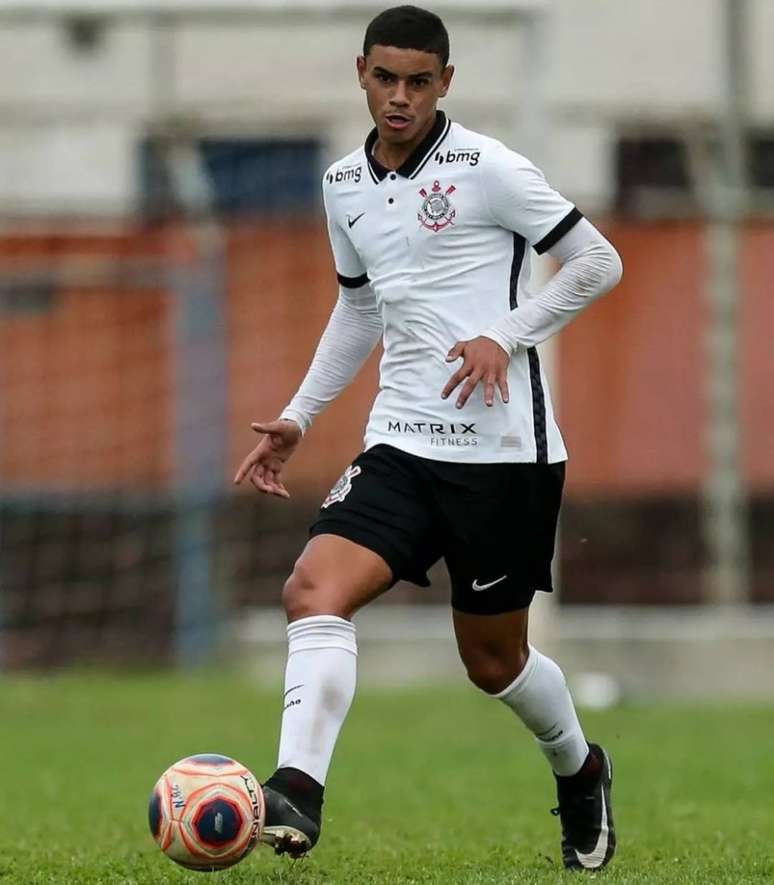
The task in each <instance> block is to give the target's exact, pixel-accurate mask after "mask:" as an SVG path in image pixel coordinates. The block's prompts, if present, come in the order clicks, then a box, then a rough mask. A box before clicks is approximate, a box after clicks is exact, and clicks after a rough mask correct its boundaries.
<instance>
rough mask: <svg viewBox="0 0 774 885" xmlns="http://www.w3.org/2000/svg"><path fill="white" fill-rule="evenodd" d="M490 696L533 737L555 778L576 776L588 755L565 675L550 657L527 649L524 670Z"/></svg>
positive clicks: (535, 650) (587, 746)
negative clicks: (558, 776)
mask: <svg viewBox="0 0 774 885" xmlns="http://www.w3.org/2000/svg"><path fill="white" fill-rule="evenodd" d="M492 697H495V698H498V699H499V700H501V701H502V702H503V703H504V704H506V705H507V706H509V707H510V708H511V710H513V712H514V713H515V714H516V715H517V716H518V717H519V719H521V721H522V722H523V723H524V724H525V725H526V726H527V728H528V729H529V730H530V731H531V732H532V733H533V734H534V735H535V739H536V740H537V742H538V746H539V747H540V749H541V750H542V751H543V753H544V754H545V757H546V759H548V762H549V764H550V766H551V768H552V769H553V770H554V772H555V773H556V774H558V775H562V776H564V777H566V776H568V775H571V774H577V773H578V772H579V771H580V769H581V767H582V765H583V763H584V762H585V761H586V756H587V755H588V752H589V745H588V744H587V743H586V738H585V737H584V736H583V729H582V728H581V724H580V722H579V721H578V715H577V714H576V712H575V706H574V704H573V702H572V698H571V697H570V692H569V690H568V688H567V682H566V681H565V678H564V673H562V671H561V670H560V669H559V667H558V665H557V664H555V663H554V662H553V661H552V660H551V658H547V657H546V656H545V655H542V654H540V652H539V651H538V650H537V649H535V648H533V647H532V646H530V647H529V657H528V658H527V663H526V665H525V667H524V669H523V670H522V671H521V673H519V675H518V676H517V677H516V679H514V681H513V682H512V683H511V684H510V685H509V686H508V688H506V689H504V690H503V691H501V692H498V693H497V694H495V695H492Z"/></svg>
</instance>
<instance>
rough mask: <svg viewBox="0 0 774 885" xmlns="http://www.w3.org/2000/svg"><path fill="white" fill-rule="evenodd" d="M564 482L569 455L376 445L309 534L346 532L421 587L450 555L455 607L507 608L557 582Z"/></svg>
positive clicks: (475, 610)
mask: <svg viewBox="0 0 774 885" xmlns="http://www.w3.org/2000/svg"><path fill="white" fill-rule="evenodd" d="M563 485H564V462H560V463H558V464H513V463H507V464H456V463H449V462H448V461H433V460H431V459H429V458H420V457H419V456H417V455H410V454H408V453H406V452H403V451H401V450H400V449H395V448H393V447H392V446H387V445H378V446H374V448H372V449H369V450H368V451H366V452H363V453H362V454H361V455H359V456H358V457H357V458H356V459H355V461H354V462H353V463H352V464H351V465H350V466H349V467H348V468H347V469H346V471H345V472H344V475H343V476H342V477H341V479H339V481H338V482H337V483H336V485H335V486H334V487H333V488H332V489H331V491H330V493H329V495H328V497H327V498H326V499H325V501H324V502H323V505H322V507H321V509H320V513H319V516H318V517H317V520H316V521H315V523H314V524H313V525H312V527H311V529H310V530H309V533H310V535H311V536H315V535H324V534H329V535H339V536H341V537H343V538H348V539H349V540H350V541H354V542H355V543H356V544H360V545H361V546H363V547H367V548H368V549H369V550H373V551H374V553H377V554H378V555H379V556H381V557H382V559H384V561H385V562H386V563H387V565H388V566H389V567H390V569H392V574H393V579H394V580H395V581H398V580H407V581H411V582H412V583H414V584H419V585H420V586H423V587H427V586H429V584H430V582H429V581H428V579H427V570H428V568H430V566H431V565H433V564H434V563H436V562H437V561H438V560H439V559H440V558H441V557H443V559H444V560H445V561H446V565H447V568H448V569H449V576H450V578H451V585H452V600H451V601H452V606H453V607H454V608H455V609H457V610H458V611H461V612H469V613H471V614H501V613H503V612H509V611H515V610H518V609H523V608H526V607H527V606H529V604H530V603H531V602H532V598H533V596H534V595H535V592H536V591H537V590H543V591H544V592H547V593H550V592H551V591H552V590H553V586H552V583H551V560H552V558H553V555H554V539H555V537H556V523H557V519H558V516H559V506H560V504H561V499H562V487H563Z"/></svg>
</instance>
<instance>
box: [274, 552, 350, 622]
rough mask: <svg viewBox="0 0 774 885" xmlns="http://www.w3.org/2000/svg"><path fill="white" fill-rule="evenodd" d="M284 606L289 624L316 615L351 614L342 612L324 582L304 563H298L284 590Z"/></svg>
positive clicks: (341, 615) (340, 615) (345, 615)
mask: <svg viewBox="0 0 774 885" xmlns="http://www.w3.org/2000/svg"><path fill="white" fill-rule="evenodd" d="M282 605H283V607H284V609H285V614H286V615H287V619H288V622H290V623H292V622H293V621H298V620H300V619H301V618H310V617H312V616H314V615H338V616H339V617H344V618H345V617H348V616H349V613H348V612H346V611H340V610H339V609H340V606H339V604H338V603H337V601H336V600H335V599H333V598H332V594H331V593H328V592H326V588H325V584H324V582H321V581H320V580H319V578H318V577H317V576H316V575H315V573H314V572H313V571H312V570H311V569H309V568H308V567H307V566H306V565H304V563H303V562H297V563H296V565H295V567H294V568H293V572H292V574H291V575H290V577H289V578H288V579H287V581H285V586H284V587H283V588H282Z"/></svg>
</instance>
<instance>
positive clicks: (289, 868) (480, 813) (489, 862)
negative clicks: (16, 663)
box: [0, 674, 774, 885]
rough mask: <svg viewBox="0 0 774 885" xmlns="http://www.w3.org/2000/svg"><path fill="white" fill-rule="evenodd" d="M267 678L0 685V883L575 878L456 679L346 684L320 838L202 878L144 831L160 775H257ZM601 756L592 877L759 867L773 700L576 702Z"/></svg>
mask: <svg viewBox="0 0 774 885" xmlns="http://www.w3.org/2000/svg"><path fill="white" fill-rule="evenodd" d="M278 709H279V697H278V693H271V694H267V693H266V692H263V691H259V690H256V689H255V688H254V687H252V686H251V685H249V684H248V683H246V682H244V681H242V680H240V679H237V678H234V677H230V676H228V675H226V674H220V675H218V676H212V677H209V678H207V679H193V678H176V677H171V676H154V677H151V676H147V677H126V678H112V677H84V676H80V677H75V676H64V677H58V678H50V679H47V680H42V679H39V678H32V677H30V678H11V679H6V680H4V681H3V682H2V683H0V759H1V760H2V767H1V768H0V823H1V825H0V885H10V883H19V885H42V883H45V885H97V883H99V885H138V883H153V885H166V883H186V882H190V883H201V882H203V881H212V882H215V883H218V885H237V883H251V885H266V883H274V885H307V883H353V885H370V883H384V885H404V883H406V885H407V883H437V885H452V883H465V885H479V883H480V885H483V883H498V885H500V883H519V885H532V883H535V885H537V883H556V882H560V881H567V882H570V881H572V882H577V881H578V878H577V877H574V876H572V875H570V874H566V873H564V872H563V871H562V869H561V866H560V863H559V845H558V821H557V819H556V818H553V817H552V816H551V815H549V813H548V809H549V808H550V806H551V805H552V804H553V795H552V779H551V776H550V773H549V771H548V769H547V766H546V765H545V763H544V761H543V759H542V757H541V756H540V754H539V753H538V752H537V750H536V749H535V747H534V746H533V743H532V740H531V738H530V737H529V736H528V734H527V733H526V731H525V730H524V729H523V728H522V726H521V725H520V724H519V723H518V722H517V720H516V719H515V718H514V717H513V716H512V714H510V713H509V711H507V710H506V709H505V708H504V707H501V706H500V705H498V704H496V703H493V702H492V701H490V700H488V699H487V698H485V697H483V696H481V695H479V694H478V693H477V692H475V691H474V690H473V689H472V688H468V687H467V686H459V687H457V688H443V689H438V690H429V689H428V690H405V691H395V690H389V691H387V690H385V691H375V690H370V691H362V692H361V693H360V694H359V695H358V698H357V699H356V701H355V705H354V707H353V710H352V713H351V714H350V718H349V720H348V722H347V724H346V726H345V730H344V733H343V736H342V739H341V742H340V744H339V747H338V750H337V756H336V758H335V759H334V765H333V770H332V773H331V776H330V778H329V781H328V800H327V802H326V805H325V814H324V820H325V825H324V830H323V839H322V841H321V843H320V845H319V846H318V847H317V848H316V849H315V851H314V853H313V854H312V855H311V856H310V857H309V858H306V859H304V860H303V861H299V862H296V863H293V862H291V861H288V860H287V859H286V858H276V857H274V855H273V854H272V853H271V851H270V850H268V849H267V848H265V847H259V848H258V849H256V850H255V851H254V852H253V854H252V855H251V856H250V857H249V858H247V859H246V860H245V861H244V862H243V863H241V864H240V865H239V866H237V867H234V868H233V869H231V870H228V871H226V872H223V873H219V874H215V878H213V879H206V878H203V877H202V874H198V873H190V872H186V871H184V870H182V869H179V868H177V867H176V866H175V865H174V864H172V863H171V862H170V861H169V860H167V859H166V858H165V857H164V856H163V855H162V854H161V853H160V852H159V851H158V849H157V848H156V847H155V845H154V843H153V842H152V840H151V838H150V835H149V833H148V831H147V823H146V803H147V797H148V793H149V791H150V789H151V787H152V785H153V783H154V781H155V779H156V777H157V776H158V774H159V773H160V772H161V771H162V770H163V769H164V768H165V767H166V766H167V765H168V764H169V763H171V762H172V761H174V760H175V759H178V758H180V757H181V756H185V755H187V754H189V753H195V752H204V751H216V752H222V753H227V754H231V755H233V756H235V757H236V758H238V759H240V760H241V761H243V762H245V763H246V764H248V765H249V766H250V767H252V768H253V769H254V770H255V772H256V774H257V775H258V776H259V777H265V776H266V774H267V773H268V772H269V771H270V770H271V768H272V764H273V762H274V752H275V743H276V736H277V727H278ZM583 718H584V722H585V724H586V728H587V731H588V733H589V734H590V735H592V736H593V737H594V738H595V739H597V740H600V741H602V742H603V743H604V744H605V745H606V746H607V747H608V748H609V749H610V750H611V751H612V754H613V757H614V760H615V764H616V788H615V793H614V796H615V800H616V806H615V810H616V821H617V824H618V830H619V839H620V851H619V854H618V856H617V857H616V859H615V861H614V863H613V865H611V866H610V867H609V868H608V869H607V870H606V871H605V872H604V873H601V874H598V875H597V876H596V877H589V878H594V879H595V880H596V881H605V882H607V883H611V885H613V883H632V885H639V883H643V885H644V883H659V885H661V883H697V885H699V883H700V885H722V883H733V885H745V883H753V882H755V883H763V882H772V881H774V847H773V846H774V790H773V789H772V787H773V786H774V762H773V761H772V756H773V755H774V753H773V752H772V751H774V737H772V736H773V735H774V709H772V708H754V707H748V706H732V707H723V708H719V707H718V708H706V707H696V706H687V705H684V706H678V705H673V706H654V707H631V708H621V709H618V710H614V711H609V712H606V713H603V714H601V713H587V714H585V715H584V717H583Z"/></svg>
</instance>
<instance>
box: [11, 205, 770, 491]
mask: <svg viewBox="0 0 774 885" xmlns="http://www.w3.org/2000/svg"><path fill="white" fill-rule="evenodd" d="M607 232H608V234H609V235H610V237H611V239H612V240H613V242H614V243H615V244H616V245H617V246H618V248H619V249H620V251H621V253H622V255H623V258H624V265H625V278H624V282H623V284H622V285H621V287H620V288H619V290H618V291H617V292H616V293H615V294H614V295H611V296H610V297H608V298H605V299H604V300H603V301H602V302H600V303H599V304H598V305H596V306H594V307H593V308H592V309H591V310H590V311H589V312H588V313H586V314H584V315H583V316H582V317H581V318H580V319H579V320H578V321H577V322H576V323H574V324H573V325H571V326H570V327H569V328H568V329H567V330H566V331H565V332H564V333H563V334H562V336H561V338H560V345H559V354H560V388H561V389H560V391H559V400H560V403H561V415H562V425H563V429H564V431H565V435H566V437H567V440H568V444H569V447H570V452H571V457H572V465H571V471H570V487H571V488H572V489H574V490H576V491H577V492H579V493H585V492H603V493H604V492H608V491H609V492H616V493H619V492H648V491H657V490H673V491H677V490H680V489H689V490H695V489H697V488H698V486H699V484H700V482H701V479H702V476H703V475H704V472H705V470H706V458H705V456H704V454H703V447H702V426H703V422H704V416H705V408H704V394H703V385H702V371H703V365H704V359H705V357H704V348H705V341H704V337H703V331H702V327H703V323H704V321H705V317H706V311H705V307H704V303H703V296H702V289H703V286H704V284H705V279H704V276H705V274H704V267H705V261H704V257H703V251H702V250H703V240H702V230H701V228H700V226H698V225H696V224H692V223H679V224H678V223H670V224H667V223H662V224H637V225H635V224H622V223H618V224H611V225H609V226H608V228H607ZM189 246H190V244H187V243H186V237H185V235H184V234H182V233H181V231H180V230H179V229H178V230H168V231H156V232H148V231H145V232H142V233H132V234H127V235H124V236H115V237H109V236H105V237H76V236H63V235H56V236H49V237H45V238H43V237H26V238H20V237H16V238H13V239H11V238H9V239H7V240H5V241H2V240H0V274H5V273H6V272H7V271H9V270H24V269H25V268H26V269H29V268H30V267H37V268H39V267H40V266H41V264H42V263H46V264H51V265H54V266H57V265H59V266H62V262H65V263H67V264H68V266H69V264H70V263H71V262H72V261H73V260H74V258H75V257H79V260H84V259H85V260H94V258H95V257H99V256H107V257H108V259H109V258H110V257H111V256H119V257H122V258H125V259H137V258H138V257H144V258H150V259H153V258H154V257H161V258H162V259H166V260H168V259H169V258H170V257H171V256H174V257H175V260H177V261H188V260H190V257H189V256H190V248H189ZM772 256H774V226H772V225H768V226H764V225H757V226H751V227H750V228H749V229H748V230H747V231H746V234H745V240H744V261H743V273H742V281H743V286H744V303H743V306H742V329H743V339H744V344H743V348H742V379H743V380H742V414H743V418H744V427H745V450H744V451H745V467H746V472H747V475H748V478H749V480H750V482H751V483H752V484H753V485H754V486H755V487H758V488H763V487H774V458H772V457H771V455H770V451H769V450H770V440H771V438H772V435H774V410H773V409H772V404H771V396H770V393H769V392H770V390H771V388H772V379H774V346H772V336H771V331H770V330H771V329H772V328H774V298H772V293H771V285H770V282H769V281H770V280H771V279H772V277H774V273H773V271H774V267H773V266H772V265H773V262H774V258H772ZM133 285H134V288H133V287H132V286H133ZM335 297H336V284H335V278H334V276H333V268H332V263H331V259H330V256H329V251H328V245H327V240H326V237H325V233H324V231H323V229H322V226H321V225H320V224H319V223H318V222H317V221H312V222H306V223H293V222H287V223H285V224H281V225H276V224H273V225H271V226H268V225H258V224H252V225H249V224H241V225H235V226H234V227H233V228H232V229H231V231H230V233H229V239H228V293H227V337H228V342H229V344H228V374H229V381H228V390H227V391H226V392H225V393H226V395H227V397H228V404H229V430H230V433H229V453H228V457H229V460H230V465H229V469H228V474H229V475H230V474H231V473H232V471H233V469H234V468H235V466H236V465H237V464H238V462H239V461H240V460H241V458H242V457H243V456H244V454H246V452H247V451H248V450H249V448H250V447H252V445H254V444H255V437H254V435H253V433H252V431H251V430H250V426H249V425H250V422H251V421H252V420H257V419H268V418H271V417H273V416H275V415H276V413H277V411H278V410H279V409H280V408H281V407H282V406H283V405H284V404H285V403H286V402H287V400H288V399H289V397H290V396H291V394H292V393H293V391H294V390H295V388H296V386H297V384H298V382H299V381H300V379H301V377H302V376H303V373H304V371H305V369H306V366H307V365H308V362H309V359H310V358H311V355H312V352H313V349H314V345H315V342H316V340H317V338H318V336H319V334H320V331H321V330H322V328H323V326H324V324H325V321H326V319H327V316H328V314H329V312H330V309H331V307H332V305H333V302H334V300H335ZM168 308H169V304H168V293H167V292H165V291H164V290H163V288H161V287H159V288H155V289H148V288H138V287H137V286H136V285H135V284H131V283H129V284H128V285H124V286H123V287H121V288H119V287H116V286H114V285H107V284H102V285H100V286H92V287H89V288H86V287H85V286H83V285H81V286H80V287H73V286H65V287H63V288H61V289H60V290H59V292H58V294H57V297H56V300H55V305H54V307H53V309H52V310H51V311H49V312H46V313H41V314H23V313H18V314H16V313H7V312H6V313H5V314H2V315H0V481H2V482H3V484H4V485H5V486H9V485H10V486H14V487H19V486H23V487H27V486H37V487H41V486H44V487H52V486H53V487H70V488H72V487H86V488H92V487H102V488H106V487H113V486H116V485H119V486H127V487H132V488H138V487H139V488H153V487H158V486H161V485H164V484H166V483H168V481H169V477H170V474H171V466H172V461H171V459H172V457H173V455H172V452H171V428H172V414H171V410H172V408H173V405H174V397H173V395H172V391H171V378H172V372H171V367H172V361H171V356H172V354H171V353H170V350H169V347H168V339H169V328H168V326H169V319H170V317H169V309H168ZM375 389H376V360H375V359H372V360H371V362H370V363H369V365H368V367H367V368H366V370H365V371H364V373H363V375H362V377H361V378H359V379H358V381H357V382H356V383H355V384H354V385H353V386H352V388H350V389H349V390H348V391H346V392H345V394H344V395H343V396H342V397H341V398H340V400H339V401H337V402H336V403H335V404H334V405H333V406H331V408H330V409H329V410H328V412H327V413H326V415H325V416H324V417H323V418H321V419H320V420H319V422H318V423H317V425H316V426H315V427H314V428H313V429H312V430H311V431H310V433H309V435H308V438H307V439H306V440H305V442H304V445H303V446H302V448H301V449H300V451H299V454H298V455H297V457H296V458H295V459H294V461H293V463H292V469H291V470H290V471H289V476H288V480H289V483H290V485H291V491H292V490H293V489H296V490H301V489H304V488H306V489H307V490H308V491H310V492H314V493H315V494H319V493H320V492H321V491H322V490H324V489H325V488H326V487H327V486H329V485H330V483H331V482H332V481H333V480H334V479H335V478H336V476H337V475H338V474H339V473H340V471H341V469H342V468H343V466H345V464H346V463H347V462H348V460H349V459H350V458H351V457H353V456H354V455H355V454H356V453H357V451H358V450H359V447H360V443H361V436H362V428H363V424H364V422H365V418H366V415H367V412H368V408H369V406H370V402H371V399H372V397H373V394H374V392H375ZM224 479H225V480H226V481H227V480H228V477H225V478H224Z"/></svg>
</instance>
